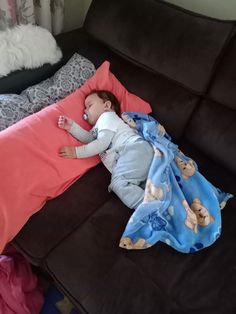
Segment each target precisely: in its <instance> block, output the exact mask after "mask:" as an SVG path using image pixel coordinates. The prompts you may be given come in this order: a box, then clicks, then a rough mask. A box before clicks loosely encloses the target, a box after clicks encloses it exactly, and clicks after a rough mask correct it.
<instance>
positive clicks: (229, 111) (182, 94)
mask: <svg viewBox="0 0 236 314" xmlns="http://www.w3.org/2000/svg"><path fill="white" fill-rule="evenodd" d="M84 26H85V29H86V31H87V32H88V34H89V35H91V36H92V37H94V38H95V39H97V40H99V41H100V42H101V43H103V44H105V45H106V46H108V47H109V48H111V49H112V50H113V51H114V52H116V53H117V54H118V55H120V56H122V57H123V58H125V59H126V60H128V61H129V63H130V62H131V63H132V64H134V65H135V66H137V68H139V71H132V70H129V71H128V72H129V74H130V77H128V75H127V74H124V73H125V69H122V66H120V69H118V73H119V75H120V77H121V78H122V79H123V82H125V83H127V85H128V86H127V85H126V86H127V87H128V88H131V89H132V91H133V92H137V94H139V96H141V97H143V96H144V97H146V99H147V100H148V101H150V102H151V104H152V107H153V112H154V115H155V116H157V117H158V120H159V121H160V122H162V123H163V124H164V125H165V127H166V128H167V130H168V132H169V133H170V134H171V135H172V136H173V137H174V138H176V139H178V138H179V137H185V138H187V139H188V141H190V142H192V144H194V145H195V146H197V147H198V148H199V149H201V150H202V151H203V152H204V153H205V154H207V155H209V156H210V157H211V158H212V159H214V160H217V162H221V163H223V164H224V165H225V166H227V167H228V168H229V169H230V170H233V171H234V172H235V173H236V162H235V160H236V144H235V143H236V137H235V136H236V105H235V103H236V88H235V87H236V74H235V73H236V71H235V70H236V59H235V57H234V56H235V55H236V43H235V42H236V40H235V37H234V35H235V22H234V21H221V20H217V19H213V18H208V17H205V16H202V15H199V14H195V13H193V12H190V11H187V10H184V9H181V8H179V7H176V6H174V5H172V4H168V3H166V2H163V1H159V0H119V1H116V0H114V1H113V0H93V2H92V4H91V6H90V9H89V11H88V14H87V17H86V20H85V25H84ZM127 64H128V63H127ZM137 77H139V78H138V79H137ZM140 77H144V78H145V79H143V80H142V79H141V78H140ZM132 80H133V85H132ZM138 84H140V85H139V86H138ZM141 84H144V85H145V88H146V89H147V90H148V93H147V94H145V92H143V94H142V91H143V88H142V87H141ZM171 115H172V117H170V116H171ZM228 156H232V158H231V159H230V161H229V160H228Z"/></svg>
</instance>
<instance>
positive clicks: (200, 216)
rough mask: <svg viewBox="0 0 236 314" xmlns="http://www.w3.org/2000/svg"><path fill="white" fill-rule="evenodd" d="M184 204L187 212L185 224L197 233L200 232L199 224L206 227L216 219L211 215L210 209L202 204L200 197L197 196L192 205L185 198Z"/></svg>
mask: <svg viewBox="0 0 236 314" xmlns="http://www.w3.org/2000/svg"><path fill="white" fill-rule="evenodd" d="M182 204H183V206H184V208H185V210H186V213H187V216H186V220H185V224H186V226H187V227H188V228H190V229H192V230H193V231H194V232H195V233H198V229H197V226H198V225H199V226H202V227H205V226H208V225H209V224H210V223H211V222H213V221H214V218H213V217H212V216H211V215H210V213H209V211H208V209H207V208H206V207H204V206H203V205H202V203H201V201H200V199H199V198H195V199H194V200H193V202H192V204H191V206H190V207H189V205H188V203H187V201H186V200H183V201H182Z"/></svg>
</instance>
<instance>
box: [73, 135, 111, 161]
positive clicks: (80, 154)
mask: <svg viewBox="0 0 236 314" xmlns="http://www.w3.org/2000/svg"><path fill="white" fill-rule="evenodd" d="M114 134H115V132H113V131H110V130H102V131H100V132H99V133H98V137H97V139H96V140H93V141H92V142H90V143H89V144H87V145H83V146H78V147H76V148H75V150H76V156H77V158H85V157H91V156H95V155H98V154H100V153H102V152H104V151H105V150H106V149H107V148H108V147H109V145H110V143H111V141H112V138H113V136H114Z"/></svg>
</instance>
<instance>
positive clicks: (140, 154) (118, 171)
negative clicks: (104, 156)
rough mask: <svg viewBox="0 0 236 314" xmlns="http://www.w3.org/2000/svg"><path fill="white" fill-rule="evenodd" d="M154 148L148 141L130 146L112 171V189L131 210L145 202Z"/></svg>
mask: <svg viewBox="0 0 236 314" xmlns="http://www.w3.org/2000/svg"><path fill="white" fill-rule="evenodd" d="M153 154H154V152H153V148H152V146H151V145H150V144H149V143H148V142H146V141H138V142H135V143H132V144H128V145H126V146H125V147H124V149H123V150H122V151H121V152H120V156H119V159H118V161H117V164H116V165H115V166H114V168H113V170H112V178H111V184H110V189H111V190H112V191H113V192H114V193H116V195H117V196H118V197H119V198H120V199H121V201H122V202H123V203H124V204H125V205H126V206H128V207H129V208H134V209H135V208H137V206H138V205H139V204H140V203H141V202H142V201H143V197H144V189H143V188H142V187H141V186H140V185H141V184H142V183H143V182H144V181H146V179H147V176H148V171H149V168H150V165H151V162H152V159H153Z"/></svg>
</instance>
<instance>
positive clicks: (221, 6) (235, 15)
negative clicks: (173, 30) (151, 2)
mask: <svg viewBox="0 0 236 314" xmlns="http://www.w3.org/2000/svg"><path fill="white" fill-rule="evenodd" d="M165 1H166V0H165ZM166 2H170V3H173V4H176V5H178V6H181V7H183V8H185V9H188V10H190V11H194V12H197V13H201V14H204V15H207V16H211V17H215V18H219V19H223V20H224V19H225V20H236V0H168V1H166Z"/></svg>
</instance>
